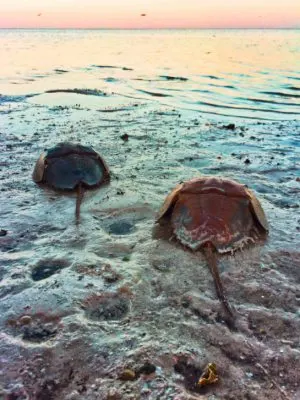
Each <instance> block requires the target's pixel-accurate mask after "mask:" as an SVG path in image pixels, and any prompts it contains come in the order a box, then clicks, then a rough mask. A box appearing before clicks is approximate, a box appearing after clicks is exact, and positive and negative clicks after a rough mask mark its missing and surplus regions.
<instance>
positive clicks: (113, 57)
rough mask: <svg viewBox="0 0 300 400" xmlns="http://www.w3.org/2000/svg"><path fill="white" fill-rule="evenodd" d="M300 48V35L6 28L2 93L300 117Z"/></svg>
mask: <svg viewBox="0 0 300 400" xmlns="http://www.w3.org/2000/svg"><path fill="white" fill-rule="evenodd" d="M299 43H300V31H299V30H270V31H267V30H266V31H264V30H247V31H241V30H214V31H210V30H200V31H199V30H184V31H178V30H165V31H147V30H146V31H105V30H103V31H102V30H100V31H97V30H83V31H76V30H66V31H59V30H19V31H18V30H1V31H0V58H1V81H0V93H1V94H2V95H3V94H5V95H12V94H15V95H17V94H18V95H20V94H22V95H30V94H42V93H44V92H45V91H47V90H50V89H52V90H53V89H74V88H75V87H77V88H79V89H85V88H89V89H100V90H102V91H104V92H105V93H106V94H111V93H112V92H113V93H117V94H118V95H119V96H130V97H133V98H143V99H145V100H149V101H151V100H156V101H160V102H161V103H162V104H168V105H171V106H176V107H181V108H185V109H188V110H196V111H201V112H202V113H204V112H205V113H212V114H217V115H229V116H234V117H240V116H242V117H248V118H255V119H271V120H281V119H285V120H287V119H299V116H300V107H299V99H300V92H299V89H300V87H299V81H300V73H299V71H300V61H299V60H300V54H299V53H300V47H299ZM0 100H2V102H3V101H5V98H2V99H0ZM36 101H37V102H39V101H41V102H44V101H47V100H46V99H45V98H43V99H39V98H36ZM50 101H51V100H50Z"/></svg>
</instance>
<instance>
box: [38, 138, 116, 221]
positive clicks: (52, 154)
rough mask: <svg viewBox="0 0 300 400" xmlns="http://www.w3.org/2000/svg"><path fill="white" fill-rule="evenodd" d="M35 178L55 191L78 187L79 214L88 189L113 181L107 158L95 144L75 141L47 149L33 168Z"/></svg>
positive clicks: (77, 213) (77, 205) (77, 210)
mask: <svg viewBox="0 0 300 400" xmlns="http://www.w3.org/2000/svg"><path fill="white" fill-rule="evenodd" d="M32 177H33V180H34V181H35V182H36V183H40V184H45V185H47V186H49V187H51V188H53V189H55V190H60V191H75V190H76V189H77V192H78V196H77V203H76V216H77V217H78V218H79V212H80V203H81V200H82V197H83V193H84V190H86V189H91V188H96V187H99V186H100V185H102V184H104V183H105V182H108V181H109V169H108V167H107V165H106V163H105V161H104V160H103V159H102V158H101V157H100V155H99V154H98V153H97V152H96V151H95V150H93V149H92V148H91V147H87V146H83V145H81V144H73V143H68V142H67V143H59V144H57V145H56V146H55V147H52V148H51V149H49V150H47V151H45V152H43V153H42V154H41V155H40V157H39V158H38V160H37V162H36V164H35V168H34V171H33V175H32Z"/></svg>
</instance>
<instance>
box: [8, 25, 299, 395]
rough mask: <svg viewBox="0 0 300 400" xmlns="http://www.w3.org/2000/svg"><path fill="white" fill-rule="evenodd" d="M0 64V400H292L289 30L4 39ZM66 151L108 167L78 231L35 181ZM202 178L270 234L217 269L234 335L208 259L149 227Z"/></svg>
mask: <svg viewBox="0 0 300 400" xmlns="http://www.w3.org/2000/svg"><path fill="white" fill-rule="evenodd" d="M0 62H1V68H0V398H4V399H5V400H11V399H14V400H120V399H122V400H158V399H160V400H195V399H199V400H200V399H201V400H232V399H234V400H245V399H249V400H265V399H268V400H279V399H283V400H287V399H293V400H298V399H299V398H300V387H299V382H300V341H299V340H300V339H299V332H300V313H299V306H300V251H299V243H300V212H299V210H300V205H299V198H300V197H299V195H300V118H299V116H300V31H299V30H246V31H243V30H213V31H209V30H166V31H102V30H80V31H78V30H0ZM62 141H70V142H78V143H81V144H84V145H89V146H92V147H93V148H94V149H95V150H96V151H97V152H99V153H100V155H101V156H102V157H103V158H104V160H105V161H106V163H107V164H108V166H109V168H110V171H111V181H110V183H109V185H106V186H104V187H100V188H98V189H96V190H93V191H87V192H86V193H85V195H84V198H83V202H82V205H81V218H80V223H79V224H76V223H75V215H74V214H75V201H76V199H75V197H76V195H75V194H74V193H71V194H70V193H57V192H55V191H53V190H51V188H46V187H40V186H39V185H37V184H35V183H34V182H33V180H32V172H33V168H34V165H35V162H36V160H37V159H38V157H39V156H40V154H41V153H42V152H43V151H44V150H45V149H49V148H51V147H53V146H55V145H56V144H57V143H59V142H62ZM203 175H210V176H211V175H213V176H215V175H216V176H221V177H225V178H229V179H233V180H237V181H239V182H240V183H242V184H244V185H247V186H248V187H249V188H250V189H252V190H253V192H254V193H255V195H256V196H257V198H258V199H259V201H260V202H261V205H262V207H263V209H264V211H265V213H266V217H267V220H268V223H269V234H268V236H267V239H266V240H265V241H259V242H255V243H253V244H252V245H250V244H249V246H245V247H244V248H243V249H241V251H236V252H235V253H234V254H231V253H228V254H222V255H218V265H219V269H220V274H221V279H222V281H223V284H224V288H225V292H226V294H227V297H228V299H229V302H230V304H231V305H232V307H234V309H235V313H236V316H237V329H236V330H231V329H229V327H228V326H227V325H226V323H225V321H224V314H223V310H222V307H221V306H220V302H219V300H218V298H217V296H216V293H215V288H214V285H213V280H212V277H211V274H210V272H209V268H208V265H207V261H206V258H205V257H204V255H203V254H202V252H201V251H198V252H196V253H193V252H192V251H188V249H186V248H184V247H183V246H182V245H181V244H180V243H179V242H178V241H176V240H175V239H174V237H173V236H172V234H171V236H170V237H168V238H166V236H167V235H166V232H159V229H158V228H157V224H156V223H155V221H156V217H157V213H158V210H159V209H160V207H161V205H162V203H163V201H164V199H165V197H166V196H167V194H168V193H169V192H170V191H171V190H172V189H173V188H174V187H175V186H176V185H177V184H178V183H179V182H183V181H186V180H188V179H191V178H195V177H199V176H203ZM216 206H218V205H216ZM161 229H162V231H163V230H164V228H161ZM210 363H215V364H216V370H217V374H218V376H219V379H218V381H217V382H214V383H213V384H211V385H208V386H207V387H204V388H202V387H200V386H199V385H198V384H197V382H198V380H199V378H200V376H201V375H202V373H204V372H205V371H206V366H207V365H209V364H210Z"/></svg>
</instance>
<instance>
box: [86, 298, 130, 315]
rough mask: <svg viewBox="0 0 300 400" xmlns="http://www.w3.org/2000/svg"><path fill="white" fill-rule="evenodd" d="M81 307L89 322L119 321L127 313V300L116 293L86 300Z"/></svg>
mask: <svg viewBox="0 0 300 400" xmlns="http://www.w3.org/2000/svg"><path fill="white" fill-rule="evenodd" d="M83 307H84V308H85V314H86V316H87V318H89V319H91V320H97V321H111V320H119V319H122V318H124V317H125V316H126V314H127V313H128V312H129V300H128V299H127V298H126V297H125V296H121V295H118V294H116V293H107V294H105V293H104V294H102V295H94V296H91V297H90V298H88V299H86V300H85V304H83Z"/></svg>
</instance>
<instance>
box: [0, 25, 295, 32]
mask: <svg viewBox="0 0 300 400" xmlns="http://www.w3.org/2000/svg"><path fill="white" fill-rule="evenodd" d="M5 29H10V30H13V29H24V30H26V29H28V30H30V29H37V30H38V29H40V30H41V29H45V30H89V31H90V30H103V31H116V30H120V31H121V30H122V31H132V30H138V31H145V30H149V31H150V30H152V31H157V30H224V29H228V30H242V29H244V30H276V29H285V30H300V26H278V27H263V26H261V27H232V26H231V27H226V26H224V27H209V28H208V27H162V28H153V27H143V28H138V27H135V28H122V27H119V28H95V27H93V28H88V27H86V28H83V27H0V30H5Z"/></svg>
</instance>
